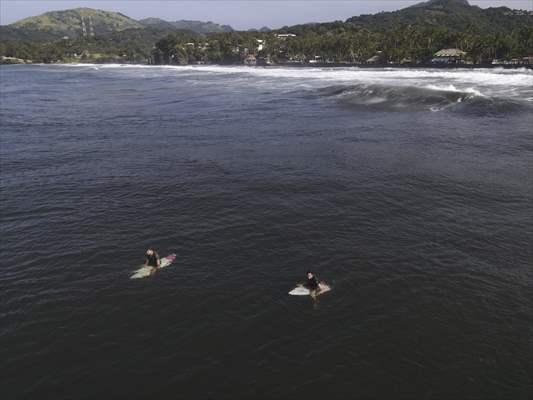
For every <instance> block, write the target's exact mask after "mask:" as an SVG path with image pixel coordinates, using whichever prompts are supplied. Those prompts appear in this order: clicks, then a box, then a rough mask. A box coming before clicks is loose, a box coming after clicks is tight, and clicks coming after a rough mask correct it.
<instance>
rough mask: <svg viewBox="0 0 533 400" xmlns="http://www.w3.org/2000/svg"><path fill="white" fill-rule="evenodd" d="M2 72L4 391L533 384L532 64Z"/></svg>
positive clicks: (486, 394)
mask: <svg viewBox="0 0 533 400" xmlns="http://www.w3.org/2000/svg"><path fill="white" fill-rule="evenodd" d="M0 78H1V82H0V85H1V86H0V88H1V136H0V138H1V142H0V144H1V146H0V156H1V165H0V166H1V192H0V196H1V199H0V200H1V238H2V239H1V243H0V245H1V252H2V257H1V260H2V261H1V267H0V268H1V269H0V271H1V272H0V360H1V364H0V365H1V367H2V368H1V370H2V372H1V374H0V393H2V398H3V399H44V398H53V399H56V400H58V399H94V398H112V399H153V398H186V399H267V398H268V399H273V398H280V399H282V398H283V399H291V398H292V399H295V398H307V399H318V398H331V399H341V398H352V399H368V398H376V399H378V398H379V399H393V398H397V399H399V398H416V399H422V398H424V399H450V398H461V399H529V398H531V396H532V393H533V383H532V380H531V376H532V375H533V368H532V367H533V364H532V361H531V360H532V359H533V344H532V343H533V342H532V337H533V317H532V315H533V299H532V295H531V293H532V292H531V290H532V288H533V272H532V267H533V250H532V244H533V230H532V226H533V208H532V203H533V164H532V163H533V134H532V131H531V126H532V125H533V114H532V110H533V104H532V100H533V92H532V86H531V85H532V83H533V74H532V73H531V72H528V71H521V70H518V71H497V70H496V71H460V70H459V71H440V70H439V71H429V70H418V71H415V70H357V69H337V70H335V69H330V70H327V69H323V70H320V69H282V68H272V69H254V68H231V67H227V68H226V67H203V68H202V67H193V68H164V67H151V68H147V67H145V68H141V67H126V66H123V67H121V66H100V67H93V66H7V67H6V66H2V67H1V69H0ZM150 245H153V246H155V247H156V248H157V249H158V250H159V252H160V253H161V254H162V255H166V254H169V253H172V252H175V253H176V254H177V256H178V257H177V260H176V262H175V264H173V266H171V267H169V268H167V269H164V270H161V271H159V272H158V273H156V274H155V275H154V276H152V277H151V278H147V279H140V280H131V279H129V277H130V275H131V274H132V272H133V271H134V270H135V269H136V268H137V267H138V265H139V264H140V263H141V262H142V260H143V254H144V251H145V250H146V248H147V247H148V246H150ZM307 269H313V270H314V271H316V273H317V274H318V276H319V277H320V279H322V280H324V281H326V282H328V283H329V284H330V285H331V286H332V288H333V290H332V291H331V292H330V293H327V294H324V295H322V296H320V297H319V298H318V299H317V300H316V301H313V300H311V299H310V298H306V297H303V298H300V297H293V296H288V294H287V292H288V291H289V290H291V289H292V288H293V287H294V286H295V284H296V283H297V282H298V281H301V280H302V279H303V278H304V274H305V271H306V270H307Z"/></svg>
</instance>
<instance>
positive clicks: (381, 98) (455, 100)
mask: <svg viewBox="0 0 533 400" xmlns="http://www.w3.org/2000/svg"><path fill="white" fill-rule="evenodd" d="M315 93H316V94H317V95H318V97H324V98H333V99H335V100H337V101H338V102H339V103H340V104H343V105H345V106H348V107H367V108H374V109H389V110H394V111H402V110H405V111H413V110H428V111H433V112H437V111H444V110H449V111H461V112H462V111H468V112H475V113H498V112H505V113H507V112H513V111H524V110H527V109H531V108H533V102H531V101H528V99H522V100H520V99H517V98H503V97H493V96H488V95H485V94H483V93H482V92H481V91H480V90H478V89H476V88H464V89H457V88H456V87H454V86H453V85H449V86H436V85H426V86H399V85H379V84H357V85H348V86H343V85H335V86H329V87H326V88H321V89H319V90H317V91H316V92H315Z"/></svg>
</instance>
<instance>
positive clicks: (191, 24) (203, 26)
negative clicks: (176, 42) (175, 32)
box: [139, 18, 233, 33]
mask: <svg viewBox="0 0 533 400" xmlns="http://www.w3.org/2000/svg"><path fill="white" fill-rule="evenodd" d="M139 22H140V23H141V24H143V25H144V26H149V27H152V28H159V29H161V28H164V29H179V30H186V31H192V32H196V33H217V32H232V31H233V28H232V27H231V26H229V25H220V24H216V23H214V22H210V21H209V22H204V21H190V20H179V21H165V20H163V19H160V18H145V19H141V20H140V21H139Z"/></svg>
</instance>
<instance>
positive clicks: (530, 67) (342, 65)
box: [0, 62, 533, 70]
mask: <svg viewBox="0 0 533 400" xmlns="http://www.w3.org/2000/svg"><path fill="white" fill-rule="evenodd" d="M2 65H94V66H98V65H128V66H139V67H195V66H198V67H201V66H218V67H249V68H272V69H275V68H302V69H305V68H309V69H310V68H331V69H336V68H338V69H341V68H360V69H376V70H384V69H413V70H417V69H435V70H454V69H470V70H475V69H487V70H489V69H508V70H513V69H514V70H520V69H528V70H533V65H532V64H529V65H505V64H503V65H493V64H442V65H439V64H414V65H413V64H355V63H320V64H319V63H316V64H299V63H279V64H270V65H246V64H217V63H212V64H183V65H181V64H148V63H129V62H101V63H100V62H56V63H33V62H25V63H0V66H2Z"/></svg>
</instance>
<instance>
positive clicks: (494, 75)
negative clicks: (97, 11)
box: [62, 64, 533, 99]
mask: <svg viewBox="0 0 533 400" xmlns="http://www.w3.org/2000/svg"><path fill="white" fill-rule="evenodd" d="M62 65H63V66H68V67H81V68H87V67H94V64H62ZM98 68H99V69H100V70H101V71H102V70H104V71H105V70H116V71H120V72H124V73H127V74H128V75H135V72H137V71H145V72H147V71H150V76H151V75H152V73H153V74H155V75H161V74H163V75H167V74H168V75H169V76H177V77H179V76H183V77H190V76H191V75H192V76H197V77H199V78H201V77H202V76H219V77H221V78H222V79H221V80H220V81H219V82H220V84H231V85H232V86H233V87H234V88H237V87H238V86H240V85H244V84H246V85H248V84H250V82H253V84H254V85H257V86H267V87H272V88H275V89H281V90H283V89H284V88H285V89H297V88H302V87H307V88H321V87H327V86H330V85H337V84H338V85H357V84H374V85H387V86H388V85H390V86H399V87H406V86H407V87H409V86H412V87H421V88H425V89H429V90H440V91H442V90H444V91H453V92H462V93H469V94H471V95H472V96H487V97H514V98H516V97H518V98H523V99H526V98H530V97H531V88H532V87H533V71H532V70H529V69H512V70H510V69H500V68H498V69H451V70H450V69H446V70H443V69H398V68H384V69H369V68H358V67H347V68H307V67H305V68H302V67H292V68H291V67H248V66H220V65H185V66H172V65H163V66H153V65H131V64H100V65H98ZM95 72H96V71H95ZM138 75H139V77H140V78H143V77H145V76H146V75H145V73H142V74H138ZM209 84H216V81H213V80H210V82H209Z"/></svg>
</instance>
